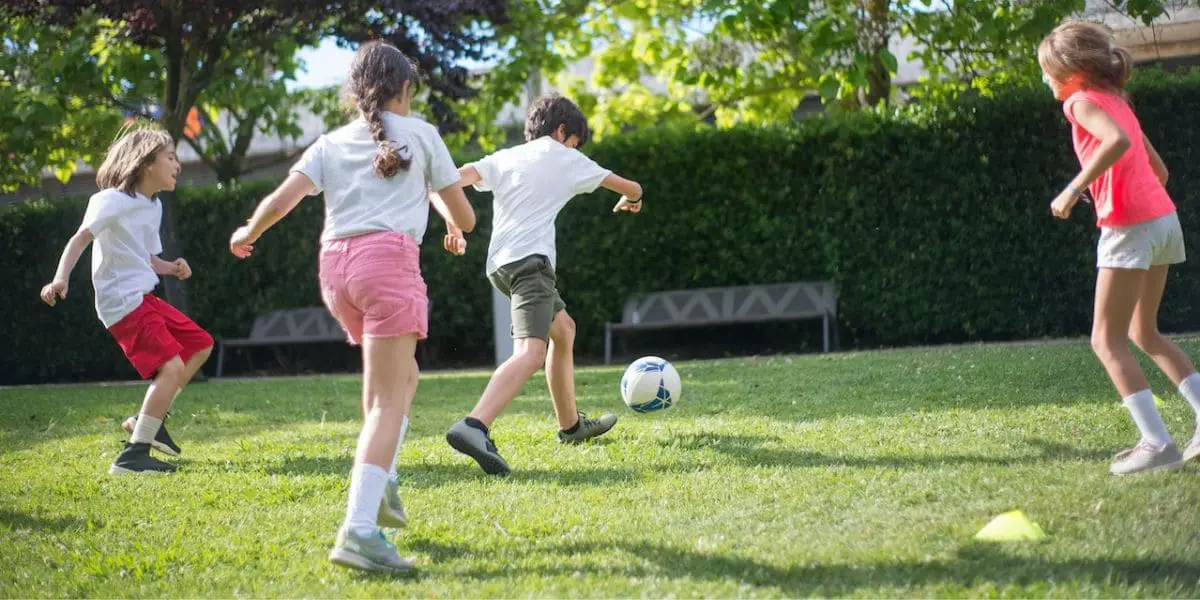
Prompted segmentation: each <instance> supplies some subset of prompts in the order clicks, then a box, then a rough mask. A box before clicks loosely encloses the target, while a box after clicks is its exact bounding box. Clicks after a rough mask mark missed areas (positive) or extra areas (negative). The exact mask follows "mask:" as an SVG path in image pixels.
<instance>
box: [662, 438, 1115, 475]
mask: <svg viewBox="0 0 1200 600" xmlns="http://www.w3.org/2000/svg"><path fill="white" fill-rule="evenodd" d="M779 441H780V439H779V438H776V437H771V436H760V435H725V434H719V433H696V434H690V435H683V436H679V437H675V438H672V439H669V440H659V441H658V443H659V444H660V445H662V446H664V447H667V448H679V449H683V450H688V451H693V452H698V451H705V450H711V451H714V452H718V453H720V454H722V455H725V456H727V457H729V458H732V459H733V460H735V461H736V462H737V463H738V464H740V465H742V466H749V467H793V468H806V467H863V468H868V467H891V468H901V469H911V468H920V467H940V466H950V465H962V464H973V465H989V466H1008V465H1015V464H1024V463H1029V462H1039V461H1064V460H1066V461H1072V460H1082V461H1094V460H1101V459H1104V458H1106V457H1108V456H1110V454H1109V453H1107V452H1103V451H1098V450H1088V449H1082V448H1075V447H1073V446H1070V445H1068V444H1063V443H1060V442H1053V441H1049V440H1042V439H1036V438H1035V439H1028V440H1026V443H1027V444H1028V445H1029V446H1030V448H1031V450H1032V452H1027V453H1025V452H1023V453H1018V454H1013V455H1008V456H995V455H983V454H974V455H972V454H943V455H928V456H888V455H875V456H840V455H837V454H823V453H819V452H810V451H806V450H793V449H790V448H786V447H778V446H777V444H778V443H779Z"/></svg>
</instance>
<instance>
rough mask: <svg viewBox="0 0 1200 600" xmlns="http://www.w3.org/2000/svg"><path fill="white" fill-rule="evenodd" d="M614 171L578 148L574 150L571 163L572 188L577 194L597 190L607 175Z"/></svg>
mask: <svg viewBox="0 0 1200 600" xmlns="http://www.w3.org/2000/svg"><path fill="white" fill-rule="evenodd" d="M609 175H612V171H610V170H608V169H605V168H604V167H601V166H600V165H598V164H596V161H594V160H592V159H591V158H588V156H587V155H586V154H584V153H582V152H580V151H578V150H575V151H573V156H572V158H571V164H570V173H569V177H570V181H571V189H572V191H573V192H574V193H576V194H587V193H590V192H594V191H596V188H598V187H600V182H602V181H604V178H605V177H608V176H609Z"/></svg>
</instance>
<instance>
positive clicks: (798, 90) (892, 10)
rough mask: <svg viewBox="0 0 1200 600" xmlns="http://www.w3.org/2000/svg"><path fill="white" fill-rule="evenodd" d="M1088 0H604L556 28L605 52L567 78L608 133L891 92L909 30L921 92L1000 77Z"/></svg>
mask: <svg viewBox="0 0 1200 600" xmlns="http://www.w3.org/2000/svg"><path fill="white" fill-rule="evenodd" d="M1083 4H1084V3H1083V1H1082V0H1042V1H1039V2H1028V1H1027V0H996V1H994V2H974V1H973V2H959V1H955V0H929V1H924V2H921V1H917V0H755V1H749V0H680V1H675V0H639V1H637V2H616V3H613V2H607V1H604V2H601V1H595V2H591V3H590V4H589V6H588V7H587V8H586V9H585V10H584V11H583V13H582V16H581V17H580V18H579V19H578V20H577V21H576V22H575V23H574V24H573V25H574V26H572V27H567V28H564V29H562V30H559V31H555V32H553V34H554V35H555V36H556V38H557V44H558V47H559V48H561V49H563V50H564V51H566V52H567V53H568V56H567V58H568V60H579V59H583V58H585V57H590V58H591V59H593V60H594V61H595V70H594V72H593V74H592V79H591V81H588V82H584V81H581V80H579V79H578V78H574V79H572V78H571V77H561V78H560V84H561V85H562V86H563V87H565V88H566V89H568V90H569V91H570V93H572V94H575V95H577V96H580V97H582V98H583V101H584V102H586V103H588V104H590V105H591V106H592V107H593V109H594V114H595V116H596V117H598V118H597V121H598V123H597V130H598V134H600V135H603V134H604V133H606V132H608V131H611V130H613V129H617V128H619V127H621V126H624V125H625V124H628V123H645V122H664V121H666V122H670V121H687V119H684V118H683V115H682V114H681V109H683V108H684V107H687V108H690V109H691V110H689V111H682V112H694V111H699V113H700V116H701V117H702V118H708V117H710V116H711V117H713V118H714V120H715V121H716V122H717V123H718V124H719V125H728V124H731V123H734V122H758V123H779V122H786V121H788V120H790V119H791V118H792V115H793V113H794V111H795V110H796V109H797V107H798V106H799V105H800V103H801V102H802V101H803V100H804V99H805V98H806V97H808V96H810V95H812V94H817V95H818V96H819V97H820V98H821V99H822V101H823V102H824V103H825V104H826V105H829V106H832V107H834V108H835V109H844V110H857V109H860V108H865V107H874V106H879V105H886V104H888V103H890V102H892V101H893V100H894V99H895V96H896V94H895V91H894V90H893V89H892V84H891V81H892V78H893V76H894V75H895V74H896V72H897V70H898V63H899V61H898V59H897V56H896V55H895V54H894V53H893V52H894V50H895V49H896V47H897V46H896V44H895V42H896V41H897V40H900V39H908V40H910V41H911V42H912V44H913V50H912V52H911V54H910V56H909V58H910V59H914V60H917V61H918V62H919V63H920V64H921V66H922V67H923V68H924V70H925V72H926V73H927V76H926V77H924V78H923V79H922V80H921V81H919V82H918V83H917V84H916V85H915V86H913V87H912V88H911V89H910V90H909V92H910V93H912V94H915V95H919V96H926V97H930V96H934V97H946V96H954V95H956V94H960V93H963V92H965V91H967V90H977V91H982V92H984V93H986V92H987V91H988V89H989V88H990V87H991V86H993V85H995V84H996V83H997V82H998V81H1002V80H1004V79H1006V78H1011V77H1016V76H1026V75H1028V74H1030V73H1031V72H1036V69H1037V65H1036V62H1035V61H1033V60H1032V51H1033V48H1035V47H1036V44H1037V41H1038V39H1039V38H1040V37H1041V36H1043V35H1045V34H1046V33H1047V32H1049V30H1050V29H1051V28H1053V27H1054V25H1056V24H1057V23H1058V22H1060V21H1061V20H1062V19H1063V18H1065V17H1067V16H1069V15H1071V14H1074V13H1077V12H1078V11H1080V10H1081V9H1083ZM1112 5H1113V6H1114V7H1115V8H1117V9H1119V10H1122V11H1124V12H1125V13H1126V14H1128V15H1130V16H1131V17H1134V18H1137V19H1139V20H1142V21H1144V22H1147V23H1148V22H1150V20H1152V19H1153V18H1154V17H1156V16H1158V15H1160V14H1162V12H1163V10H1164V9H1163V6H1162V4H1161V3H1160V2H1156V1H1154V0H1127V1H1125V0H1112ZM559 75H562V74H561V73H559ZM655 87H657V88H659V89H654V88H655ZM691 121H692V122H695V118H694V117H693V118H692V119H691Z"/></svg>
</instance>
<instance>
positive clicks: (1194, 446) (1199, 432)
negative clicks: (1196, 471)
mask: <svg viewBox="0 0 1200 600" xmlns="http://www.w3.org/2000/svg"><path fill="white" fill-rule="evenodd" d="M1197 458H1200V425H1196V433H1195V434H1193V435H1192V441H1190V442H1188V445H1187V447H1186V448H1184V449H1183V462H1191V461H1193V460H1196V459H1197Z"/></svg>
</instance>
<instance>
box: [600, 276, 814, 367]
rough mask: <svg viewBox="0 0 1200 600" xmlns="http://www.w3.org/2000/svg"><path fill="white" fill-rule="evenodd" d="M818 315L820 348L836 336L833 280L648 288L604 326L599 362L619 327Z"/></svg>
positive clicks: (609, 357)
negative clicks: (617, 319)
mask: <svg viewBox="0 0 1200 600" xmlns="http://www.w3.org/2000/svg"><path fill="white" fill-rule="evenodd" d="M818 318H819V319H821V320H822V321H823V323H824V348H825V352H829V351H830V338H831V335H832V336H836V335H837V331H836V327H835V326H836V323H837V289H836V288H835V287H834V285H833V282H830V281H817V282H802V283H779V284H767V285H749V286H740V287H724V288H705V289H695V290H677V291H668V292H654V293H650V294H643V295H640V296H635V297H633V298H630V299H629V300H628V301H626V302H625V312H624V315H623V317H622V319H621V322H620V323H605V324H604V364H611V363H612V350H613V348H612V345H613V336H614V334H616V333H617V332H620V331H633V330H649V329H668V328H676V327H702V326H707V325H732V324H738V323H761V322H766V321H790V320H801V319H818Z"/></svg>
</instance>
